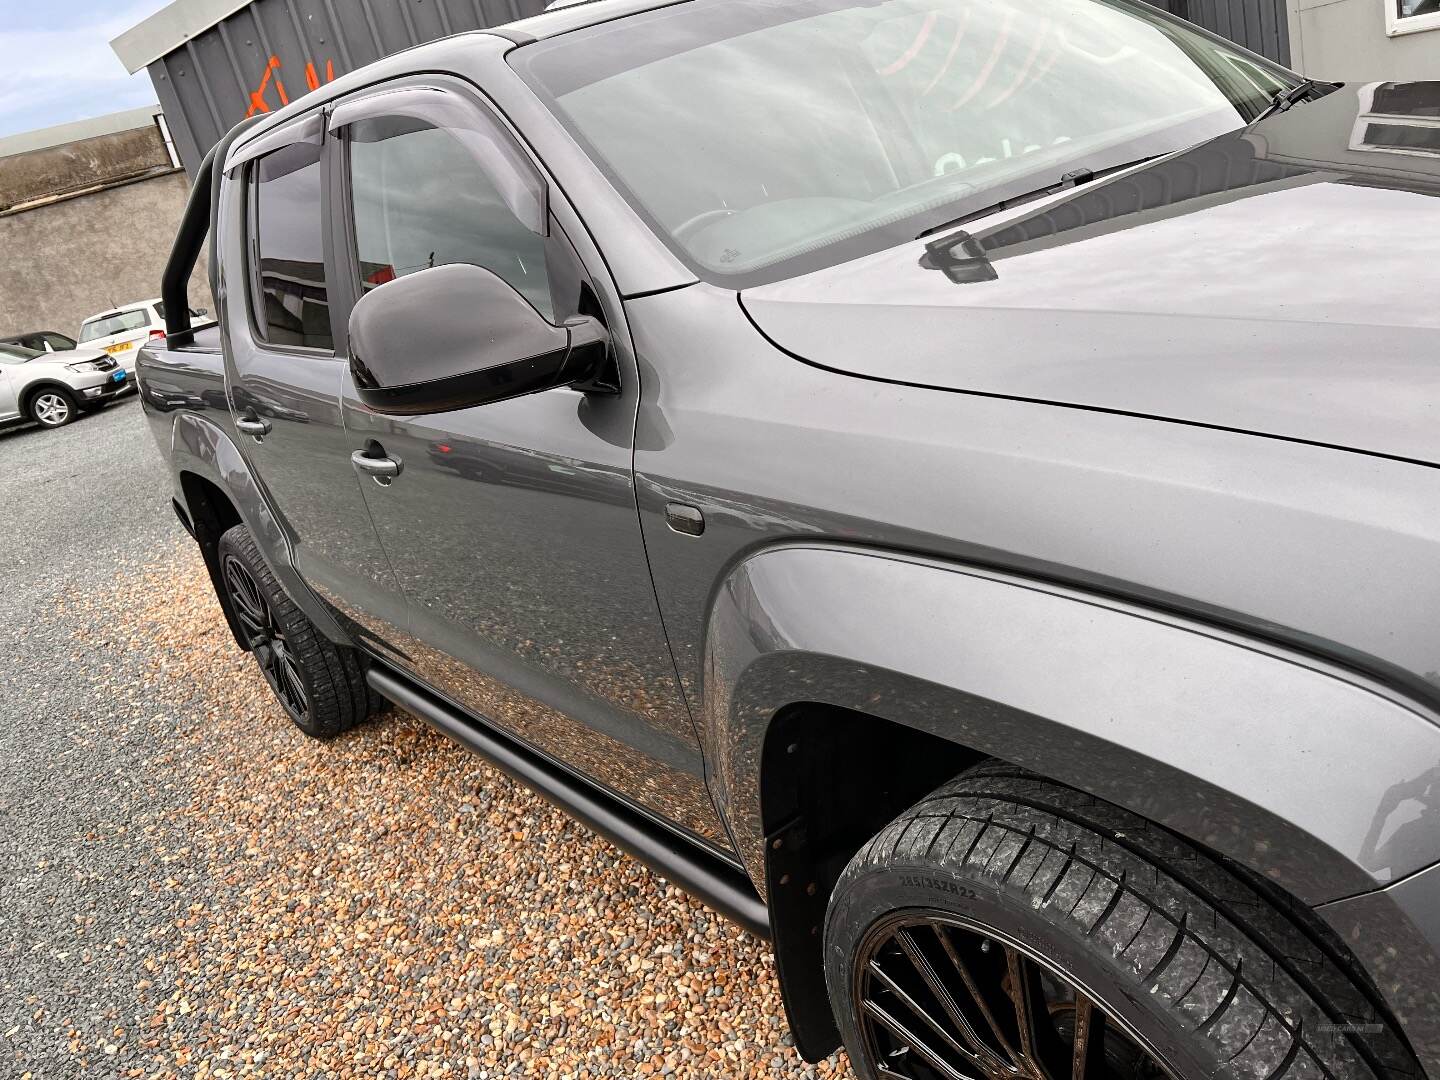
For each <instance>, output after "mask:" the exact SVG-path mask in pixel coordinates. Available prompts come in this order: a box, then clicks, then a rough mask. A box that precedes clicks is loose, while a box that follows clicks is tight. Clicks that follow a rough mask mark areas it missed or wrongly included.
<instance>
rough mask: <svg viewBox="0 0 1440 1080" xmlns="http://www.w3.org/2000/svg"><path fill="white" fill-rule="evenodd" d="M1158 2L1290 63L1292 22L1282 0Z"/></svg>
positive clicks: (1274, 57)
mask: <svg viewBox="0 0 1440 1080" xmlns="http://www.w3.org/2000/svg"><path fill="white" fill-rule="evenodd" d="M1159 6H1160V7H1163V8H1165V9H1166V10H1168V11H1171V12H1174V13H1175V14H1176V15H1180V16H1182V17H1184V18H1187V19H1189V20H1190V21H1191V22H1193V23H1195V24H1197V25H1199V26H1203V27H1205V29H1207V30H1210V31H1212V32H1213V33H1216V34H1219V35H1220V36H1221V37H1223V38H1229V39H1230V40H1231V41H1234V42H1236V43H1238V44H1240V45H1243V46H1245V48H1247V49H1249V50H1250V51H1251V52H1257V53H1259V54H1260V55H1261V56H1268V57H1269V58H1270V59H1271V60H1275V61H1277V62H1278V63H1281V64H1288V63H1290V22H1289V16H1288V14H1287V13H1286V7H1285V3H1284V2H1283V0H1172V2H1171V3H1160V4H1159Z"/></svg>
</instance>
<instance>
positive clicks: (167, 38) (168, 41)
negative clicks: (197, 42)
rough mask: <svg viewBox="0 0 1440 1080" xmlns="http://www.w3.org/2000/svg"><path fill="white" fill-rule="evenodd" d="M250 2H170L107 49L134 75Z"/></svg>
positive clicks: (240, 0)
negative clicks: (112, 51)
mask: <svg viewBox="0 0 1440 1080" xmlns="http://www.w3.org/2000/svg"><path fill="white" fill-rule="evenodd" d="M249 3H250V0H172V2H171V3H169V4H166V5H165V6H164V7H163V8H161V9H160V10H159V11H157V12H155V14H154V15H151V16H150V17H149V18H147V19H142V20H141V21H140V22H138V23H136V24H135V25H134V26H132V27H130V29H129V30H126V31H124V32H123V33H121V34H120V35H119V36H118V37H116V38H115V39H114V40H112V41H111V42H110V48H111V49H112V50H114V52H115V55H116V56H118V57H119V58H120V62H121V63H122V64H124V65H125V70H126V71H128V72H129V73H130V74H131V75H134V74H135V73H136V72H137V71H139V70H140V69H141V68H144V67H149V66H150V65H151V64H153V63H154V62H155V61H156V60H159V59H160V58H161V57H162V56H164V55H166V54H167V53H169V52H171V51H172V50H174V49H177V48H179V47H180V46H181V45H184V44H185V42H187V41H189V40H190V39H191V38H193V37H196V36H198V35H200V34H203V33H204V32H205V31H206V30H209V29H210V28H211V27H212V26H214V25H215V24H216V23H218V22H220V21H221V20H222V19H228V18H229V17H230V16H231V15H234V14H235V13H236V12H237V11H239V10H240V9H241V8H243V7H245V6H247V5H248V4H249Z"/></svg>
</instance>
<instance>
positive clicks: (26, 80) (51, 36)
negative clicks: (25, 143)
mask: <svg viewBox="0 0 1440 1080" xmlns="http://www.w3.org/2000/svg"><path fill="white" fill-rule="evenodd" d="M21 2H22V0H3V2H0V22H3V23H5V24H8V25H7V26H6V28H5V30H4V31H3V32H0V136H3V135H11V134H15V133H16V132H21V131H31V130H33V129H35V128H42V127H49V126H50V125H52V124H63V123H66V122H67V121H70V120H83V119H85V118H87V117H91V116H101V115H103V114H105V113H109V112H117V111H119V110H121V109H133V108H139V107H140V106H142V105H150V104H153V103H154V101H155V90H154V87H152V86H151V84H150V77H149V76H148V75H147V74H145V72H143V71H142V72H140V73H139V74H137V75H129V74H127V73H126V71H125V66H124V65H123V64H121V63H120V61H119V59H118V58H117V57H116V56H115V54H114V52H112V51H111V49H110V39H111V38H113V37H115V36H116V35H117V34H119V33H120V32H121V31H123V30H126V29H128V28H129V27H131V26H133V25H135V24H136V23H137V22H139V21H140V20H141V19H143V18H145V17H146V16H147V15H150V14H151V13H153V12H154V11H156V10H157V9H158V8H159V7H161V6H162V5H163V3H164V0H140V2H135V3H130V4H125V5H123V6H122V5H114V4H110V3H105V2H104V0H97V2H89V0H85V2H79V3H76V2H72V3H68V4H66V3H63V2H61V3H54V2H53V0H52V2H51V3H49V4H44V5H43V6H42V7H40V9H39V12H36V11H35V9H34V8H31V14H30V18H29V19H28V20H26V19H25V18H24V17H23V15H22V14H21V13H20V12H19V11H17V12H15V17H14V18H12V17H11V14H10V13H9V12H8V11H7V10H4V9H8V8H9V6H10V4H11V3H14V4H15V5H16V6H17V8H18V7H19V5H20V4H21ZM117 6H118V7H119V10H116V8H117ZM27 22H28V25H27ZM17 23H18V24H19V25H18V26H17Z"/></svg>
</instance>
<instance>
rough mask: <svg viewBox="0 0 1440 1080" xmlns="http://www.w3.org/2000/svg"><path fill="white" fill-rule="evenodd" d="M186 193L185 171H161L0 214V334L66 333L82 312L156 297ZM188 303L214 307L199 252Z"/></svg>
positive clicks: (74, 331)
mask: <svg viewBox="0 0 1440 1080" xmlns="http://www.w3.org/2000/svg"><path fill="white" fill-rule="evenodd" d="M5 160H6V161H13V160H15V159H13V158H11V159H5ZM0 164H3V163H0ZM188 194H189V180H188V179H187V178H186V176H185V174H184V173H182V172H166V173H164V174H163V175H160V176H154V177H151V178H149V179H144V180H138V181H134V182H131V183H124V184H121V185H119V186H116V187H110V188H107V189H105V190H101V191H96V192H93V193H91V194H87V195H79V196H77V197H74V198H67V199H63V200H62V201H58V202H52V203H49V204H46V205H42V206H36V207H34V208H33V209H29V210H22V211H20V212H18V213H16V212H11V213H7V214H3V215H0V253H3V257H0V336H3V335H7V334H18V333H23V332H25V331H29V330H59V331H60V332H61V333H63V334H69V335H70V336H71V337H74V336H75V335H76V334H77V333H78V332H79V329H80V323H81V321H82V320H84V319H85V318H87V317H88V316H91V315H94V314H96V313H97V312H100V311H105V310H107V309H109V308H113V307H116V306H118V305H120V304H125V303H129V302H130V301H134V300H148V299H150V298H151V297H154V296H159V295H160V275H161V273H162V272H163V271H164V269H165V260H166V258H167V257H168V256H169V254H170V244H171V241H172V240H173V239H174V237H175V230H176V228H177V227H178V226H179V224H180V217H181V214H182V212H183V210H184V208H185V199H186V197H187V195H188ZM190 305H191V306H192V307H204V308H209V309H210V310H211V311H214V310H215V304H214V302H213V301H212V300H211V298H210V290H209V287H208V285H207V283H206V281H205V261H204V259H203V258H202V259H200V260H199V262H198V264H197V272H196V274H195V275H194V276H193V277H192V278H191V282H190Z"/></svg>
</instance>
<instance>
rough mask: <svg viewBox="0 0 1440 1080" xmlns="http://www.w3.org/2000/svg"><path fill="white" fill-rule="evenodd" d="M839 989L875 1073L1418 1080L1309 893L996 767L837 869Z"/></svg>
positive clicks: (863, 1060) (937, 794)
mask: <svg viewBox="0 0 1440 1080" xmlns="http://www.w3.org/2000/svg"><path fill="white" fill-rule="evenodd" d="M824 935H825V936H824V963H825V981H826V985H827V987H828V990H829V995H830V1003H831V1006H832V1008H833V1011H834V1015H835V1020H836V1024H837V1026H838V1027H839V1029H840V1035H841V1038H842V1039H843V1041H844V1043H845V1047H846V1049H847V1050H848V1051H849V1054H850V1062H851V1064H852V1065H853V1066H854V1069H855V1074H856V1076H857V1077H859V1080H1316V1078H1328V1080H1402V1078H1403V1080H1419V1078H1420V1077H1421V1076H1423V1071H1422V1070H1421V1069H1420V1067H1419V1065H1418V1063H1417V1061H1416V1059H1415V1056H1414V1054H1413V1052H1412V1051H1410V1050H1409V1048H1408V1047H1407V1046H1406V1045H1405V1042H1404V1039H1403V1037H1402V1036H1401V1035H1400V1034H1399V1031H1398V1030H1397V1028H1396V1027H1395V1025H1394V1022H1393V1020H1392V1019H1391V1017H1390V1016H1389V1015H1388V1013H1387V1011H1386V1009H1385V1007H1384V1005H1383V1003H1382V1001H1381V1000H1380V999H1379V997H1378V995H1377V994H1376V992H1375V991H1374V989H1373V987H1370V986H1367V985H1366V983H1365V981H1364V978H1363V974H1362V972H1361V969H1360V968H1359V965H1358V963H1357V962H1356V961H1355V959H1354V958H1353V957H1351V956H1349V955H1348V954H1347V952H1346V949H1345V945H1344V943H1343V942H1342V941H1340V940H1339V939H1338V938H1337V937H1335V936H1334V934H1333V932H1331V931H1329V930H1328V929H1327V928H1326V926H1325V925H1324V924H1323V923H1322V922H1321V921H1320V920H1318V919H1316V918H1315V917H1314V916H1313V915H1311V914H1310V913H1309V912H1307V911H1306V910H1305V909H1304V908H1303V907H1302V906H1301V905H1300V904H1299V903H1298V902H1297V901H1294V900H1293V899H1290V898H1287V897H1285V896H1284V894H1283V893H1280V892H1279V891H1278V889H1277V888H1276V887H1275V886H1273V885H1271V884H1270V883H1267V882H1265V881H1264V880H1263V879H1260V878H1257V877H1254V876H1251V875H1248V874H1247V873H1246V872H1244V871H1242V870H1241V868H1239V867H1237V866H1235V865H1234V864H1230V863H1227V862H1226V861H1224V860H1223V859H1220V858H1218V857H1216V856H1214V855H1211V854H1210V853H1208V852H1206V851H1204V850H1203V849H1201V848H1198V847H1196V846H1194V845H1192V844H1191V843H1189V842H1188V841H1186V840H1185V839H1184V838H1182V837H1179V836H1177V835H1175V834H1174V833H1170V832H1168V831H1166V830H1165V829H1162V828H1160V827H1158V826H1156V825H1155V824H1153V823H1151V822H1148V821H1146V820H1145V819H1144V818H1142V817H1140V816H1138V815H1136V814H1134V813H1132V812H1131V811H1129V810H1125V809H1123V808H1122V807H1119V806H1116V805H1114V804H1112V803H1107V802H1104V801H1102V800H1100V799H1097V798H1095V797H1093V796H1091V795H1087V794H1085V793H1084V792H1081V791H1077V790H1075V789H1074V788H1069V787H1066V786H1064V785H1062V784H1058V783H1056V782H1054V781H1052V780H1049V779H1046V778H1044V777H1041V776H1036V775H1035V774H1033V773H1028V772H1026V771H1025V770H1023V769H1019V768H1016V767H1014V766H1011V765H1005V764H1002V763H999V762H992V763H987V764H984V765H981V766H977V767H976V768H973V769H971V770H968V771H967V772H965V773H962V774H961V775H960V776H958V777H956V778H955V779H954V780H951V781H950V782H949V783H947V784H944V785H942V786H941V787H939V788H938V789H936V790H935V791H933V792H931V793H930V794H929V795H927V796H926V797H925V798H923V799H921V800H920V801H919V802H918V803H916V804H915V805H914V806H912V807H911V808H910V809H909V810H907V811H905V812H904V813H903V814H901V815H900V816H899V817H897V818H896V819H895V820H894V821H892V822H891V823H890V824H889V825H887V826H885V827H884V828H883V829H881V830H880V832H879V833H878V834H877V835H876V836H875V837H873V838H872V839H871V840H870V841H869V842H868V843H867V844H865V845H864V846H863V847H862V848H861V849H860V850H859V851H858V852H856V853H855V855H854V857H853V858H852V859H851V860H850V863H849V865H848V866H847V867H846V868H845V870H844V871H843V872H842V873H841V874H840V877H839V880H838V881H837V882H836V883H835V887H834V889H833V890H832V892H831V895H830V903H829V906H828V910H827V912H826V917H825V928H824Z"/></svg>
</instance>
